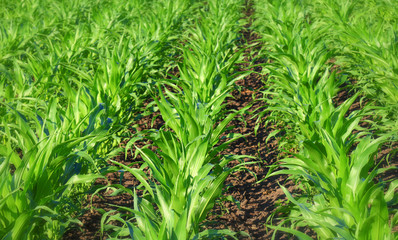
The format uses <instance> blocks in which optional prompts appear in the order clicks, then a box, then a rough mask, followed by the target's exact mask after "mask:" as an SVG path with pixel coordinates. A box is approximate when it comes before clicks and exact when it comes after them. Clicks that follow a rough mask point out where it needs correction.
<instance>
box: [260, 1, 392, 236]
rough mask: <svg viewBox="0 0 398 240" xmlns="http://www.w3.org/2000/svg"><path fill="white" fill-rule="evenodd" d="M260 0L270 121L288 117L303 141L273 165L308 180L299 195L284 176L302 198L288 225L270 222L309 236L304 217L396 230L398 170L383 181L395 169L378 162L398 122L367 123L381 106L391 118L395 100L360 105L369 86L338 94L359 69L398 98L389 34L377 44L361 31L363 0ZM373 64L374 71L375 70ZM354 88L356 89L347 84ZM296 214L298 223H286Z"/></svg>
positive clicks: (346, 226) (300, 181) (363, 79)
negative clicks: (356, 104)
mask: <svg viewBox="0 0 398 240" xmlns="http://www.w3.org/2000/svg"><path fill="white" fill-rule="evenodd" d="M255 2H256V3H255V9H256V22H255V29H256V30H257V31H258V32H259V34H260V35H261V37H262V40H263V41H264V43H265V45H266V50H268V51H267V57H269V59H270V60H271V61H270V64H269V65H267V66H266V71H267V73H268V74H269V79H268V83H269V84H270V87H269V88H268V89H267V90H266V91H264V92H263V93H264V95H265V96H266V97H265V98H264V100H265V101H266V102H267V103H268V104H269V106H268V108H267V110H266V112H271V115H270V117H269V118H268V121H274V122H281V121H282V122H284V123H285V124H287V126H289V128H286V129H285V130H286V131H287V134H288V136H294V140H293V141H292V140H287V138H286V140H285V142H286V143H289V144H291V146H294V148H296V149H297V151H296V153H291V155H292V157H289V158H285V159H282V160H280V162H279V164H277V165H275V166H272V167H271V169H275V168H276V167H278V166H281V167H282V169H281V170H278V171H274V172H271V173H270V174H269V175H268V177H270V176H274V175H277V174H289V176H290V178H291V179H293V180H294V181H295V182H296V183H297V186H298V188H300V189H301V193H300V194H298V195H297V196H296V197H293V195H292V194H291V193H289V192H288V191H287V190H286V188H284V187H283V186H282V189H283V191H284V192H285V194H286V195H287V198H288V199H289V201H290V202H292V203H293V204H294V207H292V208H291V209H290V211H289V217H288V218H287V219H284V220H283V222H282V223H281V225H279V226H277V227H274V226H270V227H271V228H274V229H277V230H283V231H287V232H290V233H293V234H295V235H296V236H298V237H299V238H300V239H311V238H310V237H309V236H306V235H305V234H304V233H302V232H299V231H298V230H297V229H296V227H303V226H305V227H309V228H311V229H312V230H313V231H314V232H315V233H316V234H317V236H318V238H319V239H394V234H393V233H392V227H393V226H394V225H395V224H396V223H397V217H398V215H397V212H396V210H394V209H393V208H392V207H393V206H394V205H395V204H396V193H395V192H396V188H397V184H398V180H396V179H395V180H394V179H393V180H391V181H383V180H382V179H380V180H379V181H377V179H378V176H379V175H380V174H381V173H383V172H386V171H388V170H391V169H383V168H378V165H379V163H377V162H375V156H376V155H377V152H378V149H379V147H380V146H381V144H383V143H385V142H387V141H392V139H394V138H393V136H394V134H395V138H396V132H395V133H394V132H386V131H385V128H384V131H383V130H381V131H373V132H374V133H373V134H372V131H369V130H368V129H366V128H362V127H361V126H360V123H361V122H362V121H363V118H364V117H365V116H367V115H371V114H372V113H374V109H379V110H380V111H379V112H377V111H376V115H379V116H382V119H385V121H384V123H385V122H388V120H387V119H388V117H387V116H386V114H385V113H386V112H388V109H389V108H390V107H391V106H385V105H384V106H383V105H381V106H380V107H379V108H376V107H373V106H371V105H369V104H368V105H366V106H361V109H360V110H353V109H352V108H351V107H352V105H353V103H354V101H355V100H356V99H357V98H358V97H359V95H360V94H361V91H356V93H353V94H352V96H351V97H348V99H346V100H341V99H336V97H337V94H338V93H339V92H341V91H342V90H343V88H342V86H343V85H347V84H348V83H349V80H350V79H349V78H356V79H358V85H359V86H361V87H362V88H363V89H365V93H367V94H372V92H378V91H382V92H383V93H384V95H383V96H382V97H380V98H379V102H383V104H385V103H386V102H389V103H390V104H394V106H396V103H397V102H396V101H395V100H393V98H394V94H393V93H392V92H393V91H396V79H395V78H396V73H395V72H394V71H391V70H392V68H391V66H390V65H389V64H390V63H391V64H394V61H392V62H389V61H388V60H386V59H383V58H389V57H391V55H389V54H388V56H387V55H383V54H382V53H383V52H384V51H388V50H387V49H388V48H389V47H390V45H389V44H390V42H388V41H387V39H388V38H387V37H386V38H384V36H381V35H377V36H372V35H368V37H369V38H370V39H371V40H374V41H378V44H379V45H378V46H377V47H379V48H380V51H378V52H373V51H372V49H371V48H376V46H372V45H371V43H370V44H368V43H369V42H361V41H362V40H363V39H362V36H359V35H356V34H358V32H360V31H363V30H364V29H363V27H364V26H362V29H361V28H360V27H361V26H360V24H361V23H363V22H364V21H363V20H364V19H361V18H362V17H363V16H362V15H360V16H358V15H356V14H359V13H362V14H365V13H367V12H366V11H360V10H359V7H360V6H359V5H360V3H357V5H356V4H355V3H354V2H350V1H337V2H336V1H334V2H333V3H332V2H331V1H315V2H307V1H267V0H265V1H262V0H259V1H255ZM384 3H385V4H388V2H384ZM386 6H388V5H382V4H381V6H377V7H378V8H376V9H372V10H369V11H370V14H371V15H370V17H375V15H378V14H379V12H378V10H380V9H384V8H385V7H386ZM391 7H392V6H391ZM321 8H322V9H321ZM369 9H370V8H369ZM327 13H330V14H327ZM378 17H380V16H378ZM384 17H385V18H387V16H384ZM351 18H354V19H355V20H353V19H351ZM377 19H378V21H379V20H380V18H377ZM366 20H367V19H366ZM264 23H266V24H264ZM386 23H387V24H386V26H384V25H383V27H385V29H389V27H392V25H388V24H393V21H392V20H391V22H388V21H387V20H386ZM375 24H377V23H375ZM378 26H379V25H378ZM396 30H397V29H396V28H395V30H394V29H393V30H391V31H396ZM349 37H350V38H351V39H348V38H349ZM352 38H354V39H352ZM373 43H374V42H373ZM393 44H395V45H396V42H395V43H393ZM369 45H370V47H369ZM392 48H394V47H392ZM379 54H380V55H379ZM382 57H383V58H382ZM391 58H395V57H391ZM384 60H385V61H384ZM376 62H377V64H376ZM382 62H383V63H386V64H384V65H382V64H381V63H382ZM387 62H388V63H389V64H387ZM358 63H359V64H361V65H360V66H358V65H357V64H358ZM348 66H349V68H348V69H346V67H348ZM369 68H370V69H372V73H369V72H368V70H369ZM354 73H355V74H354ZM381 75H383V76H381ZM386 76H389V77H386ZM386 86H388V87H387V88H388V90H386V89H385V87H386ZM344 91H346V94H349V92H348V90H347V89H344ZM382 99H383V101H382ZM384 100H385V101H384ZM336 101H337V102H336ZM375 104H376V103H375ZM393 114H395V113H393ZM262 115H265V112H264V113H263V114H262ZM390 117H391V115H390ZM373 120H374V119H373ZM374 121H376V120H374ZM374 121H372V120H369V121H368V122H369V124H370V125H372V124H373V126H377V124H378V123H379V122H374ZM390 123H392V124H391V125H388V126H389V128H388V129H390V130H391V129H394V125H395V123H394V122H390ZM382 126H383V127H386V126H387V125H386V124H384V125H382ZM377 128H379V129H380V125H379V126H378V127H377ZM373 130H374V129H373ZM292 142H293V143H292ZM282 143H283V141H282V142H281V144H282ZM394 214H395V215H394ZM391 216H393V217H391ZM286 223H289V225H290V227H289V228H288V227H283V224H286Z"/></svg>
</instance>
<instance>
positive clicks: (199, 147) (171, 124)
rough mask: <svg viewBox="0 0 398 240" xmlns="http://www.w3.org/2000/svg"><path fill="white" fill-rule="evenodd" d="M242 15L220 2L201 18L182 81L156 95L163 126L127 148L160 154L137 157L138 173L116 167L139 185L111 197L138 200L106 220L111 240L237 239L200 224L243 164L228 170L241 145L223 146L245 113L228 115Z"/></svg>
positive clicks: (233, 2)
mask: <svg viewBox="0 0 398 240" xmlns="http://www.w3.org/2000/svg"><path fill="white" fill-rule="evenodd" d="M241 7H242V1H240V0H215V1H209V2H207V4H206V5H204V7H203V8H201V9H199V10H198V16H197V19H196V20H194V21H193V22H192V27H191V28H189V29H188V30H187V31H186V32H185V33H184V36H183V38H182V42H181V45H180V48H181V51H182V60H181V62H180V63H179V64H178V69H179V77H178V78H177V77H174V78H173V79H171V80H170V79H168V80H165V81H158V83H157V84H156V85H157V87H158V89H157V91H155V92H154V93H153V95H154V101H155V102H156V107H157V108H158V109H159V111H160V115H161V117H162V119H163V121H164V123H165V124H164V126H163V127H162V128H161V129H157V130H149V131H146V132H141V133H139V134H138V135H137V137H135V138H133V139H132V140H131V141H130V142H129V143H128V146H133V145H134V143H135V141H136V140H138V139H141V138H145V139H149V140H151V142H152V146H156V147H157V150H156V151H152V150H150V149H149V148H145V147H144V148H138V147H135V149H132V150H133V151H134V150H136V151H137V152H138V153H139V154H140V155H141V156H142V159H143V160H144V163H143V164H142V166H141V168H139V169H138V168H131V167H129V166H126V165H123V164H121V163H118V162H116V161H112V162H113V163H114V164H116V165H119V166H121V167H122V169H123V171H126V172H129V173H131V174H132V175H134V176H135V178H136V179H137V180H138V181H140V183H141V185H139V186H136V187H135V188H134V189H133V190H131V189H128V188H125V187H123V186H120V185H112V186H108V189H111V190H113V192H116V191H117V192H127V193H130V194H132V195H133V196H134V206H132V207H131V208H129V207H122V206H121V207H120V208H119V209H117V210H114V211H112V212H109V213H107V214H105V215H104V216H103V225H102V229H103V230H107V231H108V232H109V229H112V230H113V233H111V234H110V235H109V236H110V237H111V239H117V238H119V237H125V236H130V237H131V238H133V239H165V240H166V239H200V238H222V236H224V235H228V236H230V237H233V238H236V233H234V232H232V231H229V230H211V229H205V228H203V226H202V223H203V221H204V220H205V219H206V217H207V214H208V212H209V211H210V210H211V209H212V208H213V206H214V204H215V201H216V198H218V197H219V196H220V194H221V193H222V189H223V185H224V181H225V179H226V178H227V176H228V175H229V174H230V173H231V172H233V171H236V170H239V168H241V167H243V165H244V164H245V163H241V164H238V165H236V166H235V167H232V168H229V167H228V163H229V162H230V161H231V160H236V159H241V158H242V156H224V155H221V154H220V153H221V152H222V151H223V150H224V149H226V148H227V147H228V145H229V143H230V142H232V141H234V140H236V139H237V138H239V137H241V136H240V135H239V134H229V138H227V140H226V141H224V142H220V140H221V137H222V134H223V133H225V131H226V130H227V126H228V124H229V123H230V122H231V120H232V119H233V118H234V117H235V116H236V115H237V114H238V113H239V111H229V110H227V109H226V108H225V99H226V98H227V97H229V95H230V92H231V91H232V87H233V84H234V82H235V81H236V80H237V79H238V78H239V76H240V75H239V73H235V64H236V62H237V61H238V60H239V59H240V57H241V51H237V50H236V47H237V46H236V41H237V39H238V31H239V27H240V24H239V22H240V18H241V12H242V10H241ZM127 150H128V149H126V151H127ZM146 168H149V169H150V172H149V173H148V171H146ZM115 221H116V222H120V223H121V224H115ZM112 223H113V224H112Z"/></svg>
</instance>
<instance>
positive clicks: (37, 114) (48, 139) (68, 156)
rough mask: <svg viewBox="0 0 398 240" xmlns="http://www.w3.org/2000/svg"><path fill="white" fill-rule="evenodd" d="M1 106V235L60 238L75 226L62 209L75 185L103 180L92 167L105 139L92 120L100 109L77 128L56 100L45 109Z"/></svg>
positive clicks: (22, 237)
mask: <svg viewBox="0 0 398 240" xmlns="http://www.w3.org/2000/svg"><path fill="white" fill-rule="evenodd" d="M40 103H42V101H41V102H40ZM3 107H4V108H6V110H5V114H4V115H3V116H2V121H1V125H0V126H1V128H0V129H1V131H0V134H1V135H0V140H1V142H2V144H1V148H0V174H1V183H0V185H1V188H0V189H1V192H0V196H1V198H0V226H1V230H0V236H1V238H2V239H59V238H60V236H61V235H62V233H63V232H64V231H65V229H66V227H67V226H68V224H69V223H70V222H78V221H77V220H75V219H73V218H71V217H70V216H69V214H70V213H68V212H67V211H66V209H68V207H67V206H68V196H69V195H70V194H71V193H72V192H71V191H72V187H73V184H78V183H90V182H91V181H92V180H94V179H95V178H98V177H100V176H101V175H99V170H98V169H97V170H96V171H94V172H92V170H91V169H92V168H93V166H96V164H95V163H94V161H95V160H94V157H95V156H96V149H98V147H99V145H100V144H101V143H102V141H104V140H106V139H107V138H108V137H109V136H108V135H107V131H106V126H104V127H99V126H98V121H99V120H95V119H100V116H101V114H102V113H103V110H101V109H99V107H98V108H97V109H95V110H94V111H92V112H91V113H90V114H89V115H87V116H85V117H84V118H82V119H81V121H80V122H78V124H77V126H76V125H75V124H74V123H75V121H74V119H73V117H74V112H73V111H72V109H71V108H70V109H68V110H66V111H62V110H59V109H58V107H59V106H58V103H57V100H56V99H51V100H50V103H49V105H48V106H47V105H46V104H43V103H42V104H41V105H39V104H37V105H36V107H37V110H36V111H32V110H30V109H22V110H23V111H20V110H18V109H16V108H15V107H13V106H12V105H11V104H8V103H2V108H3ZM92 121H96V123H92ZM87 122H88V124H86V123H87ZM92 125H94V126H95V128H91V126H92ZM83 130H85V131H83Z"/></svg>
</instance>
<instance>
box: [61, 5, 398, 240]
mask: <svg viewBox="0 0 398 240" xmlns="http://www.w3.org/2000/svg"><path fill="white" fill-rule="evenodd" d="M248 2H249V3H248V4H247V7H246V10H245V14H246V16H247V17H249V16H250V15H251V14H252V12H253V9H252V8H251V6H250V1H248ZM250 24H251V23H250V22H249V23H248V25H246V26H245V29H244V30H242V35H243V40H242V41H247V43H248V44H253V43H256V42H258V41H259V40H258V36H256V35H255V34H254V33H252V32H251V31H250V29H249V27H250ZM256 48H257V49H256ZM259 48H260V45H256V46H254V47H252V48H250V49H247V50H246V51H245V53H244V54H245V55H244V56H245V62H246V63H242V64H241V65H240V66H239V67H240V70H247V69H250V70H251V71H252V73H251V74H250V75H248V76H247V77H245V78H244V79H241V80H239V81H237V82H236V85H237V86H238V87H239V88H240V89H239V90H238V89H236V90H234V91H233V93H232V95H233V98H231V99H229V100H228V101H227V104H228V105H227V108H229V109H241V108H243V107H245V106H247V105H249V104H252V106H251V107H250V109H249V110H248V111H247V112H246V113H245V114H244V115H243V116H242V117H243V118H244V119H245V121H240V120H234V121H233V122H232V123H231V124H232V125H234V126H235V127H234V129H233V131H234V132H238V133H241V134H247V136H246V137H245V138H242V139H239V140H237V141H235V142H234V143H232V144H231V146H230V148H229V149H228V150H226V151H224V152H223V153H222V154H235V155H249V156H253V157H254V158H255V159H254V160H256V161H257V163H256V164H251V165H248V166H247V169H248V170H247V171H240V172H235V173H233V174H232V175H230V176H229V177H228V178H227V180H226V182H225V189H224V194H223V196H232V197H233V198H234V199H235V200H237V201H238V202H239V204H237V203H236V202H230V201H221V200H220V201H218V202H217V204H216V206H215V207H214V209H213V211H212V212H211V213H210V214H209V216H208V219H207V220H206V222H205V225H204V228H209V229H230V230H233V231H236V232H239V231H245V232H247V233H249V234H250V236H251V239H271V237H272V234H273V231H272V230H271V229H269V228H267V227H266V226H265V224H271V225H274V226H275V225H277V224H278V223H279V220H278V219H277V218H276V217H275V218H272V216H273V214H275V210H276V208H277V206H280V205H281V204H283V202H284V200H285V199H286V198H285V194H284V193H283V191H282V189H281V188H280V186H279V184H282V185H284V186H285V187H286V188H287V189H288V190H289V191H290V192H293V193H294V192H296V191H297V189H296V188H295V187H294V184H293V183H292V182H291V181H287V180H286V176H279V177H272V178H268V179H266V180H264V181H262V182H260V183H256V182H257V181H258V180H261V179H263V178H264V177H265V176H266V174H267V171H268V166H270V165H272V164H275V163H276V161H277V160H278V159H279V157H280V155H281V153H280V152H279V151H278V139H276V138H275V137H273V138H271V139H270V140H269V141H268V142H267V141H266V138H267V136H268V135H269V134H270V133H271V132H272V131H274V130H275V126H267V127H264V126H260V127H259V128H258V132H257V134H256V135H255V134H254V128H255V126H256V120H257V119H256V118H255V117H254V116H255V115H254V114H255V113H257V112H259V111H261V110H262V109H263V108H264V107H265V106H264V102H261V101H254V100H255V99H259V98H261V97H262V94H261V92H260V90H261V89H262V88H263V87H264V82H265V81H266V76H263V75H262V74H261V70H262V68H261V66H257V67H254V68H251V67H250V66H249V63H250V64H252V65H253V63H254V65H257V64H261V63H265V61H266V59H261V58H257V54H256V51H257V50H258V49H259ZM253 53H254V54H253ZM173 75H178V72H177V71H176V69H174V70H173ZM346 95H349V93H348V92H347V93H346V94H344V93H340V95H339V98H342V99H345V98H347V96H346ZM337 101H338V100H337ZM156 114H157V113H153V114H151V115H149V116H146V117H143V118H142V119H140V120H139V121H138V122H137V123H136V125H137V126H138V127H135V128H134V129H133V128H132V129H131V131H132V132H135V131H142V130H144V129H151V128H152V129H153V128H154V129H158V128H160V127H161V126H163V122H162V120H161V118H160V117H158V118H156V120H155V121H154V124H153V126H151V121H152V118H153V117H154V116H155V115H156ZM264 118H266V116H265V117H264ZM148 143H150V142H137V143H136V145H137V146H138V147H142V146H144V145H145V144H148ZM393 149H397V145H393V146H385V147H384V148H383V149H382V152H381V153H380V155H386V154H389V153H393V152H392V150H393ZM379 157H381V156H379ZM397 159H398V156H397V153H396V152H395V153H394V154H393V155H392V156H390V164H394V163H397ZM115 160H116V161H118V162H121V163H123V164H126V165H128V164H134V163H135V164H136V165H137V166H139V163H138V162H139V161H141V160H142V159H141V158H140V156H137V157H136V158H134V157H133V156H132V155H131V152H129V153H128V155H127V157H125V156H124V154H121V155H119V156H118V157H116V159H115ZM245 161H253V159H249V158H247V159H245ZM231 164H236V162H233V163H231ZM394 174H395V173H394ZM106 177H107V179H102V180H98V181H96V183H95V184H96V185H98V186H100V185H106V184H108V183H111V184H117V183H119V181H120V173H118V172H116V173H109V174H107V176H106ZM388 177H389V176H386V178H388ZM122 184H123V185H124V186H126V187H129V186H130V187H131V186H134V185H137V184H138V181H137V180H136V179H135V178H134V177H133V176H132V175H131V174H127V173H126V174H124V177H123V180H122ZM109 193H110V192H109V191H108V192H105V191H101V192H100V194H99V195H96V196H94V197H92V195H88V196H87V204H86V206H84V208H83V214H82V215H81V216H80V217H79V219H80V221H81V222H82V223H83V225H82V226H75V227H74V228H71V229H69V230H68V231H67V232H66V234H65V235H64V237H63V239H64V240H72V239H73V240H75V239H101V235H100V226H101V225H100V223H101V216H102V214H101V213H100V212H99V211H98V210H96V209H104V210H105V211H109V210H112V209H115V208H114V207H110V206H109V204H115V205H121V206H129V207H131V206H132V204H133V199H132V196H130V195H128V194H122V195H117V196H109ZM91 197H92V205H91V204H90V200H91ZM239 205H240V206H239ZM302 230H303V231H305V232H306V233H307V234H310V236H312V237H313V238H315V235H314V234H313V233H311V231H309V230H306V229H302ZM102 239H106V238H105V237H103V238H102ZM241 239H247V238H243V237H242V238H241ZM275 239H294V237H292V236H291V235H289V234H285V233H281V232H278V233H276V238H275Z"/></svg>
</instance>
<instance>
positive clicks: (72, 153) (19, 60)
mask: <svg viewBox="0 0 398 240" xmlns="http://www.w3.org/2000/svg"><path fill="white" fill-rule="evenodd" d="M188 4H189V1H161V0H159V1H158V0H153V1H145V2H144V1H125V2H124V3H123V4H121V3H120V2H119V1H84V0H83V1H81V0H72V1H55V2H54V1H48V0H38V1H31V0H23V1H0V9H1V10H0V18H1V19H2V20H1V30H0V45H1V48H0V238H1V239H59V238H60V237H61V236H62V234H63V233H64V232H65V230H66V228H67V227H68V226H69V225H70V223H79V221H78V220H77V219H76V218H75V216H76V214H78V213H79V211H80V208H81V205H80V204H81V201H82V200H83V199H82V197H81V196H82V193H84V191H85V190H87V186H88V185H87V184H89V183H91V182H92V181H93V180H94V179H96V178H98V177H102V176H103V175H102V174H101V173H102V172H103V169H104V167H105V166H106V160H107V159H108V158H110V157H112V156H113V155H115V154H116V152H118V143H119V142H120V139H121V137H123V136H125V135H126V131H122V130H123V129H126V128H127V126H128V124H129V123H131V122H132V121H134V119H135V118H137V117H139V115H140V114H142V112H141V110H140V106H141V105H142V102H143V101H144V99H145V96H148V95H149V92H150V90H149V89H151V86H152V85H153V82H154V80H153V79H157V78H162V77H163V75H164V72H166V70H167V69H168V68H169V67H170V66H173V64H175V63H173V62H174V57H175V55H176V54H177V51H176V50H175V49H173V48H172V45H173V44H174V43H175V42H176V40H177V39H176V36H178V34H179V33H180V32H181V31H182V29H183V28H184V24H185V23H184V21H183V19H184V16H185V14H186V13H185V12H184V10H185V9H187V7H188ZM152 87H153V86H152ZM80 224H81V223H80Z"/></svg>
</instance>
